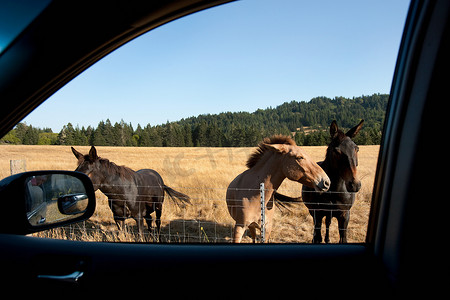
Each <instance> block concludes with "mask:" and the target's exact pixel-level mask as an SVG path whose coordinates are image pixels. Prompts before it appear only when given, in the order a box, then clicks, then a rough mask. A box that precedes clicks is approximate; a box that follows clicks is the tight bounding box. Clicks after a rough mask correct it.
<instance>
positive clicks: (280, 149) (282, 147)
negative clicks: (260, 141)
mask: <svg viewBox="0 0 450 300" xmlns="http://www.w3.org/2000/svg"><path fill="white" fill-rule="evenodd" d="M264 146H265V147H267V148H268V149H270V150H272V151H275V152H279V153H287V152H289V150H288V149H287V148H286V146H287V145H285V144H264Z"/></svg>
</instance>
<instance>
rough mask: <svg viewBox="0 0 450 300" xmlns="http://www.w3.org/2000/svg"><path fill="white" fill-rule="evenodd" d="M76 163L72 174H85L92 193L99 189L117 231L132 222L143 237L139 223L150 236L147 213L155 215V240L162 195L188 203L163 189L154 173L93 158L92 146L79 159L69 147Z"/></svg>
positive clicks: (159, 178)
mask: <svg viewBox="0 0 450 300" xmlns="http://www.w3.org/2000/svg"><path fill="white" fill-rule="evenodd" d="M72 152H73V154H74V155H75V157H76V158H77V159H78V167H77V168H76V170H75V171H78V172H82V173H85V174H86V175H88V176H89V178H91V181H92V183H93V185H94V188H95V190H97V189H99V190H100V191H102V192H103V193H104V194H105V195H106V197H108V202H109V207H110V208H111V210H112V212H113V216H114V220H115V221H116V224H117V227H118V228H119V230H122V229H124V223H125V219H127V218H130V217H131V218H133V219H134V220H135V221H136V223H137V225H138V230H139V233H140V234H142V233H143V219H145V220H146V222H147V226H148V230H149V231H150V232H152V217H151V215H150V214H151V213H152V212H154V211H155V214H156V221H155V222H156V232H157V239H159V233H160V229H161V213H162V205H163V201H164V194H165V193H167V194H168V195H169V196H170V197H171V198H172V199H174V200H175V198H176V199H178V200H180V201H182V202H184V203H190V201H189V200H190V199H189V196H187V195H185V194H183V193H180V192H177V191H175V190H174V189H172V188H170V187H168V186H166V185H165V184H164V182H163V180H162V178H161V176H160V175H159V174H158V173H157V172H156V171H154V170H150V169H142V170H139V171H137V172H135V171H133V170H132V169H130V168H128V167H125V166H118V165H116V164H115V163H113V162H110V161H109V160H108V159H105V158H101V157H99V156H98V155H97V150H96V149H95V147H94V146H92V147H91V150H90V151H89V154H87V155H83V154H81V153H80V152H78V151H77V150H75V149H74V148H73V147H72Z"/></svg>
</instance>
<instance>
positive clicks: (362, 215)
mask: <svg viewBox="0 0 450 300" xmlns="http://www.w3.org/2000/svg"><path fill="white" fill-rule="evenodd" d="M75 148H76V149H77V150H78V151H80V152H82V153H88V151H89V149H90V147H87V146H77V147H75ZM96 148H97V152H98V155H99V156H100V157H103V158H107V159H109V160H110V161H112V162H115V163H116V164H118V165H125V166H128V167H130V168H132V169H133V170H139V169H144V168H149V169H154V170H156V171H157V172H159V173H160V174H161V176H162V178H163V179H164V182H165V184H166V185H168V186H170V187H172V188H174V189H175V190H178V191H180V192H182V193H185V194H188V195H189V196H190V197H191V202H192V205H187V206H185V207H184V208H180V207H178V206H177V205H176V204H174V203H173V202H172V201H171V200H170V198H169V197H167V196H166V200H165V202H164V205H163V212H162V224H161V237H160V240H161V241H162V242H229V241H230V240H231V236H232V230H233V226H234V220H233V219H232V218H231V217H230V216H229V214H228V210H227V207H226V202H225V194H226V188H227V187H228V184H229V183H230V182H231V181H232V180H233V179H234V178H235V177H236V176H237V175H238V174H239V173H241V172H243V171H244V170H245V169H246V167H245V163H246V161H247V158H248V156H249V155H250V154H251V153H252V151H253V150H254V148H144V147H143V148H133V147H96ZM359 148H360V151H359V167H358V172H359V177H360V179H361V181H362V188H361V190H360V192H359V193H358V195H357V198H356V202H355V204H354V205H353V207H352V210H351V216H350V223H349V226H348V242H351V243H352V242H353V243H359V242H364V241H365V236H366V230H367V222H368V215H369V210H370V201H371V197H372V187H373V181H374V176H375V169H376V163H377V159H378V151H379V146H359ZM303 149H304V150H305V151H306V152H307V153H308V154H309V155H310V156H311V157H312V158H313V159H314V160H315V161H320V160H323V158H324V156H325V150H326V147H325V146H318V147H303ZM18 159H23V160H26V168H27V171H32V170H74V169H75V168H76V159H75V157H74V155H73V154H72V151H71V149H70V147H69V146H25V145H0V178H4V177H7V176H9V175H10V160H18ZM279 191H280V192H281V193H283V194H286V195H289V196H299V195H300V194H301V184H299V183H296V182H292V181H289V180H287V179H286V180H285V181H284V182H283V184H282V185H281V187H280V189H279ZM96 197H97V208H96V212H95V213H94V215H93V216H92V217H91V218H90V219H89V220H87V221H85V222H83V223H79V224H75V225H72V226H70V227H66V228H59V229H54V230H50V231H47V232H41V233H38V234H36V235H37V236H41V237H52V238H63V239H76V240H86V241H127V242H128V241H142V240H143V241H153V235H152V234H151V233H149V232H148V231H147V229H146V228H145V233H146V234H145V236H144V237H143V238H142V237H139V236H138V234H137V233H136V224H135V221H134V220H133V219H129V220H127V222H126V224H127V230H126V232H118V230H117V227H116V225H115V223H114V221H113V217H112V212H111V210H110V209H109V206H108V203H107V199H106V197H105V196H104V195H103V194H102V193H101V192H100V191H97V192H96ZM275 209H276V211H275V217H274V226H273V230H272V234H271V237H270V241H269V242H272V243H292V242H294V243H310V242H311V240H312V236H313V224H312V217H311V216H310V215H309V213H308V210H307V208H306V207H305V206H304V205H303V204H302V203H298V204H292V205H291V206H290V209H289V210H286V209H278V208H275ZM323 231H324V226H323ZM330 238H331V242H333V243H336V242H338V240H339V234H338V229H337V221H336V219H333V221H332V224H331V228H330ZM243 241H244V242H250V241H251V239H250V238H249V237H248V235H245V237H244V239H243Z"/></svg>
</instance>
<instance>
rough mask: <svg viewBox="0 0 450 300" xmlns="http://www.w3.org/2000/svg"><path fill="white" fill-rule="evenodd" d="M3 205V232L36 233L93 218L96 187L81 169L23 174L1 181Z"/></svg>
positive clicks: (0, 218)
mask: <svg viewBox="0 0 450 300" xmlns="http://www.w3.org/2000/svg"><path fill="white" fill-rule="evenodd" d="M0 207H1V208H2V212H1V215H0V233H10V234H29V233H34V232H38V231H43V230H48V229H51V228H56V227H61V226H65V225H68V224H71V223H75V222H80V221H83V220H86V219H88V218H90V217H91V216H92V214H93V213H94V211H95V193H94V187H93V185H92V182H91V180H90V178H89V177H88V176H87V175H85V174H83V173H80V172H73V171H32V172H25V173H20V174H16V175H13V176H9V177H6V178H4V179H3V180H2V181H0Z"/></svg>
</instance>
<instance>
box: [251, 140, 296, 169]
mask: <svg viewBox="0 0 450 300" xmlns="http://www.w3.org/2000/svg"><path fill="white" fill-rule="evenodd" d="M268 144H269V145H274V144H285V145H292V146H296V145H297V144H296V143H295V141H294V140H293V139H292V138H290V137H288V136H285V135H281V134H278V135H273V136H271V137H266V138H264V139H263V140H262V142H260V143H259V144H258V147H257V148H256V150H255V152H253V154H252V155H250V157H249V158H248V160H247V164H246V166H247V168H249V169H250V168H252V167H254V166H255V165H256V164H257V163H258V161H259V160H260V159H261V157H263V155H264V154H265V153H266V151H267V150H270V148H269V147H267V145H268Z"/></svg>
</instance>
